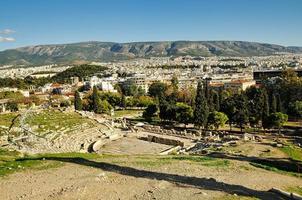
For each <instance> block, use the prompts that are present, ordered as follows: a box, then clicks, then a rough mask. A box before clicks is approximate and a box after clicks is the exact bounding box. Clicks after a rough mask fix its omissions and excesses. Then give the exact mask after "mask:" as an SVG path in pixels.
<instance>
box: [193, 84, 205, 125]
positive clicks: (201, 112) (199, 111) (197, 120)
mask: <svg viewBox="0 0 302 200" xmlns="http://www.w3.org/2000/svg"><path fill="white" fill-rule="evenodd" d="M208 116H209V107H208V105H207V100H206V98H205V93H204V90H203V86H202V83H201V82H199V83H198V86H197V92H196V98H195V109H194V124H195V125H196V126H198V127H201V126H202V127H205V126H206V124H207V120H208Z"/></svg>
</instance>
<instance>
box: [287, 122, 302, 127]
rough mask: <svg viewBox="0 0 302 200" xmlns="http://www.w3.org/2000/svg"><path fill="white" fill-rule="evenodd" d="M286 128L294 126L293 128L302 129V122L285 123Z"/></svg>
mask: <svg viewBox="0 0 302 200" xmlns="http://www.w3.org/2000/svg"><path fill="white" fill-rule="evenodd" d="M284 126H292V127H302V123H301V122H290V121H288V122H285V124H284Z"/></svg>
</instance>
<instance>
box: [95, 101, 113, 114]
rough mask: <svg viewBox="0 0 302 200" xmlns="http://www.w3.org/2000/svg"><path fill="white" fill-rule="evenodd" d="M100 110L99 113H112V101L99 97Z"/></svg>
mask: <svg viewBox="0 0 302 200" xmlns="http://www.w3.org/2000/svg"><path fill="white" fill-rule="evenodd" d="M97 104H98V106H97V107H98V110H97V113H106V114H110V111H111V109H112V106H111V105H110V103H109V102H108V101H107V100H100V99H98V102H97Z"/></svg>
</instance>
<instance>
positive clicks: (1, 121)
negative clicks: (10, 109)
mask: <svg viewBox="0 0 302 200" xmlns="http://www.w3.org/2000/svg"><path fill="white" fill-rule="evenodd" d="M17 115H18V113H5V114H0V126H6V127H9V126H10V125H11V124H12V121H13V119H14V118H15V117H16V116H17Z"/></svg>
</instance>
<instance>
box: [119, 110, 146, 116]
mask: <svg viewBox="0 0 302 200" xmlns="http://www.w3.org/2000/svg"><path fill="white" fill-rule="evenodd" d="M142 112H143V111H141V110H115V111H114V116H113V117H116V118H119V117H129V116H134V117H135V116H140V115H141V114H142Z"/></svg>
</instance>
